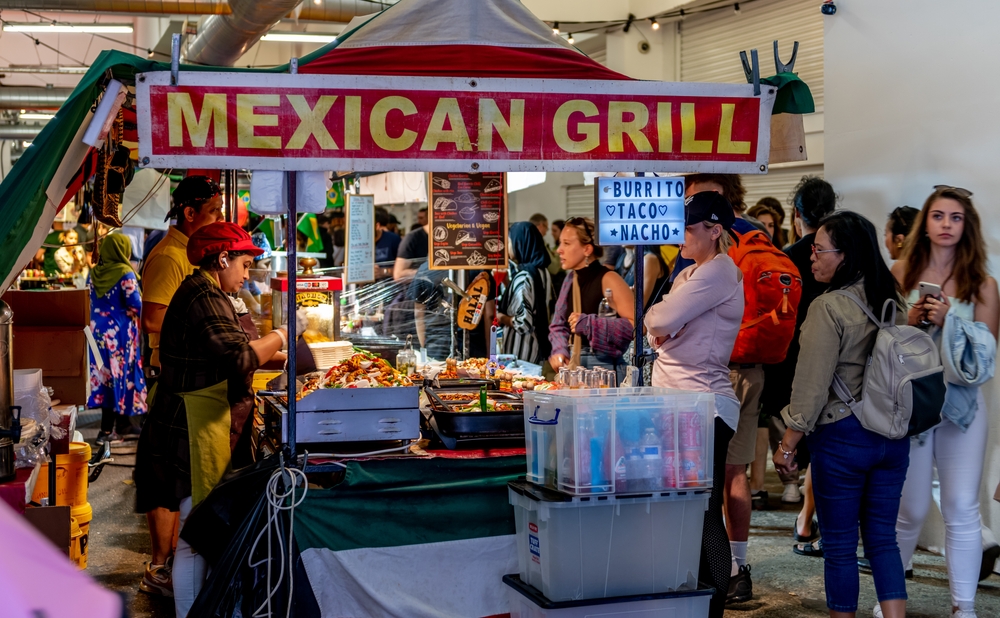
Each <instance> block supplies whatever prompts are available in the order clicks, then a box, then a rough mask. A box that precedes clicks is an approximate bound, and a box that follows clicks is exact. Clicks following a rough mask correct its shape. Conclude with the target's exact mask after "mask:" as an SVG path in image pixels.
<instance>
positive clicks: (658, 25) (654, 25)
mask: <svg viewBox="0 0 1000 618" xmlns="http://www.w3.org/2000/svg"><path fill="white" fill-rule="evenodd" d="M649 21H651V22H652V23H653V30H659V29H660V22H658V21H656V18H655V17H652V18H650V20H649Z"/></svg>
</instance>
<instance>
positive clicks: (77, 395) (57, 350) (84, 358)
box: [12, 316, 90, 405]
mask: <svg viewBox="0 0 1000 618" xmlns="http://www.w3.org/2000/svg"><path fill="white" fill-rule="evenodd" d="M14 324H15V326H14V329H13V334H14V341H13V346H12V347H13V358H14V369H32V368H40V369H41V370H42V383H43V384H44V385H45V386H50V387H52V389H53V390H54V391H55V393H54V394H53V398H55V399H58V400H60V401H61V402H62V403H66V404H80V405H86V403H87V397H88V395H89V394H90V391H89V389H90V355H89V347H88V344H87V336H86V334H85V328H83V327H79V326H51V327H45V326H18V325H17V324H18V321H17V317H16V316H15V318H14Z"/></svg>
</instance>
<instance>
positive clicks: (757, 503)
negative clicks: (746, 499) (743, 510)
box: [750, 489, 768, 511]
mask: <svg viewBox="0 0 1000 618" xmlns="http://www.w3.org/2000/svg"><path fill="white" fill-rule="evenodd" d="M767 507H768V496H767V490H766V489H761V490H760V491H758V492H757V493H755V494H754V493H752V494H750V508H751V509H753V510H755V511H766V510H767Z"/></svg>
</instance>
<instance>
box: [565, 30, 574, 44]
mask: <svg viewBox="0 0 1000 618" xmlns="http://www.w3.org/2000/svg"><path fill="white" fill-rule="evenodd" d="M566 42H567V43H569V44H570V45H572V44H573V43H574V42H575V41H574V40H573V33H572V32H570V33H569V38H568V39H566Z"/></svg>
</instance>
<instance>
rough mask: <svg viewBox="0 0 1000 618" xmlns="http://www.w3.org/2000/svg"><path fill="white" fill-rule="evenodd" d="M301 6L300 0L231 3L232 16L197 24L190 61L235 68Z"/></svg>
mask: <svg viewBox="0 0 1000 618" xmlns="http://www.w3.org/2000/svg"><path fill="white" fill-rule="evenodd" d="M306 1H307V2H308V1H311V0H306ZM298 4H299V0H230V2H229V8H230V9H231V10H232V13H230V14H229V15H213V16H211V17H209V18H207V19H205V20H203V21H202V23H200V24H198V36H196V37H195V38H194V40H193V41H191V44H190V45H189V46H188V50H187V62H188V63H191V64H206V65H213V66H226V67H228V66H232V65H233V64H234V63H235V62H236V61H237V60H239V58H240V56H242V55H243V54H245V53H246V51H247V50H248V49H250V48H251V47H252V46H253V44H254V43H256V42H257V41H258V40H260V37H262V36H264V34H266V33H267V31H268V30H270V29H271V26H273V25H274V24H275V22H277V21H278V20H280V19H281V18H282V17H284V16H285V15H287V14H288V13H290V12H291V11H292V9H294V8H295V7H296V6H297V5H298Z"/></svg>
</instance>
